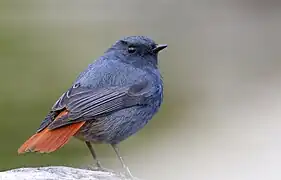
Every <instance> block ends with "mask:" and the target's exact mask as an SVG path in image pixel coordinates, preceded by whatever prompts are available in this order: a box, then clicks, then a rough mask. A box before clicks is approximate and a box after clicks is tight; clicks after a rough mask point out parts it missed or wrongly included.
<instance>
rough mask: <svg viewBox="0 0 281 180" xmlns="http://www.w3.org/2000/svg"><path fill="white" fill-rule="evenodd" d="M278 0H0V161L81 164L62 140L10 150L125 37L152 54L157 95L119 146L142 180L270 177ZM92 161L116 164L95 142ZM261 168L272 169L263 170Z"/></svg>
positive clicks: (280, 148)
mask: <svg viewBox="0 0 281 180" xmlns="http://www.w3.org/2000/svg"><path fill="white" fill-rule="evenodd" d="M280 12H281V11H280V4H279V3H276V2H275V1H262V0H261V1H251V0H246V1H241V0H226V1H219V0H215V1H207V0H200V1H195V0H194V1H192V0H187V1H180V0H176V1H147V0H144V1H139V2H138V1H127V0H125V1H90V0H86V1H85V0H84V1H74V0H70V1H54V0H50V1H35V0H34V1H30V0H28V1H13V0H12V1H8V0H6V1H5V0H1V1H0V80H1V83H2V86H1V88H0V112H1V118H0V122H1V126H0V142H1V143H0V147H1V148H0V170H7V169H11V168H16V167H23V166H46V165H65V166H75V167H83V166H87V165H90V164H91V163H92V162H93V161H92V159H91V156H90V154H89V152H88V150H87V148H86V146H85V145H84V144H83V143H82V142H80V141H78V140H76V139H73V140H71V142H70V143H68V144H67V145H66V146H64V147H63V148H62V149H60V150H59V151H56V152H54V153H51V154H44V155H41V154H26V155H21V156H18V155H17V148H18V147H19V146H20V145H21V144H22V143H23V142H24V141H25V140H26V139H27V138H28V137H29V136H30V135H32V133H34V132H35V130H36V129H37V128H38V126H39V124H40V122H41V120H42V119H43V118H44V117H45V115H46V113H47V112H48V111H49V109H50V107H51V106H52V105H53V103H54V102H55V101H56V100H57V98H58V97H59V96H60V95H61V94H62V93H63V92H64V91H65V90H66V89H68V87H69V86H70V85H71V83H72V81H73V80H74V79H75V78H76V76H77V75H78V73H79V72H81V71H82V70H83V69H84V68H85V67H86V66H87V65H88V64H89V63H91V62H92V61H93V60H94V59H95V58H97V57H98V56H100V55H101V54H102V53H103V52H104V51H105V50H106V49H107V48H108V47H109V46H110V45H111V44H112V43H113V42H115V41H116V40H117V39H119V38H121V37H123V36H127V35H148V36H150V37H152V38H153V39H155V41H157V42H159V43H167V44H168V45H169V47H168V49H167V50H165V51H163V52H162V53H161V54H160V69H161V72H162V75H163V78H164V83H165V95H164V104H163V106H162V108H161V111H160V112H159V113H158V114H157V116H156V117H155V118H154V119H153V120H152V121H151V122H150V123H149V124H148V125H147V126H146V127H145V128H144V129H143V130H142V131H140V132H139V133H138V134H136V135H135V136H133V137H130V138H129V139H128V140H127V141H124V142H123V143H121V144H120V148H121V153H122V154H123V155H124V158H125V160H126V162H127V164H128V165H129V167H130V168H131V170H132V171H133V174H135V175H136V176H139V177H142V178H146V179H160V178H162V179H174V177H175V176H176V177H177V179H196V180H198V179H208V180H210V179H226V178H227V179H228V180H230V179H256V180H257V179H265V178H266V179H275V178H276V179H278V177H280V173H279V167H280V165H281V153H280V152H281V141H280V135H281V131H280V129H281V123H280V117H281V112H280V108H281V104H280V102H281V95H280V92H281V60H280V57H281V54H280V42H281V37H280V30H281V24H280V17H281V13H280ZM97 151H98V152H97V153H98V156H99V157H100V160H101V161H102V163H103V164H104V165H105V166H106V167H108V168H112V169H119V170H120V167H121V166H120V165H119V162H118V160H117V158H116V157H115V155H114V153H113V151H112V149H111V148H110V147H109V146H107V145H98V146H97ZM269 177H271V178H269Z"/></svg>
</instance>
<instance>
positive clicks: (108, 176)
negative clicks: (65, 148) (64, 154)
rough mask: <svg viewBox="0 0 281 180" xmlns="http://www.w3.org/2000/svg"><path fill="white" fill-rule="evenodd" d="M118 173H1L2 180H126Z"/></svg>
mask: <svg viewBox="0 0 281 180" xmlns="http://www.w3.org/2000/svg"><path fill="white" fill-rule="evenodd" d="M125 179H126V178H125V177H122V176H121V175H119V174H117V173H112V172H102V171H93V170H87V169H78V168H71V167H64V166H50V167H38V168H19V169H12V170H8V171H4V172H0V180H125Z"/></svg>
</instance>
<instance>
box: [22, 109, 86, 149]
mask: <svg viewBox="0 0 281 180" xmlns="http://www.w3.org/2000/svg"><path fill="white" fill-rule="evenodd" d="M67 113H68V111H62V112H61V113H60V114H59V115H58V116H57V117H56V119H58V118H59V117H61V116H64V115H66V114H67ZM56 119H55V120H56ZM84 123H85V122H78V123H74V124H70V125H67V126H63V127H61V128H58V129H54V130H49V129H48V127H46V128H45V129H44V130H42V131H41V132H39V133H36V134H34V135H33V136H31V137H30V138H29V139H28V140H27V141H25V143H24V144H23V145H22V146H21V147H20V148H19V149H18V153H19V154H22V153H25V152H40V153H49V152H53V151H55V150H57V149H59V148H61V147H62V146H63V145H65V144H66V143H67V142H68V141H69V139H70V138H71V137H72V136H73V135H74V134H75V133H76V132H77V131H78V130H79V129H80V128H81V127H82V126H83V124H84Z"/></svg>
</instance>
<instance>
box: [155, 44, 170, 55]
mask: <svg viewBox="0 0 281 180" xmlns="http://www.w3.org/2000/svg"><path fill="white" fill-rule="evenodd" d="M166 47H168V45H167V44H157V45H156V47H155V48H154V49H153V52H154V53H158V52H160V51H161V50H163V49H165V48H166Z"/></svg>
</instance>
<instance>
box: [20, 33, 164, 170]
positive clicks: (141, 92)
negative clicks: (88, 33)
mask: <svg viewBox="0 0 281 180" xmlns="http://www.w3.org/2000/svg"><path fill="white" fill-rule="evenodd" d="M166 47H167V45H165V44H162V45H161V44H156V43H155V42H154V41H153V40H152V39H150V38H148V37H146V36H129V37H125V38H123V39H121V40H118V41H117V42H116V43H114V44H113V45H112V46H111V47H110V48H109V49H108V50H107V51H106V52H105V53H104V54H103V55H102V56H101V57H99V58H98V59H97V60H95V61H94V62H93V63H92V64H90V65H89V66H88V68H86V70H85V71H83V72H82V73H81V74H80V75H79V76H78V78H77V79H76V80H75V82H74V83H73V85H72V86H71V87H70V88H69V89H68V90H67V91H66V92H65V93H64V94H63V95H62V96H61V97H60V98H59V99H58V101H57V102H56V103H55V104H54V105H53V107H52V109H51V111H50V112H49V114H48V115H47V116H46V118H45V119H44V120H43V121H42V123H41V125H40V127H39V129H38V130H37V132H36V133H35V134H34V135H33V136H32V137H30V138H29V139H28V140H27V141H26V142H25V143H24V144H23V145H22V146H21V147H20V148H19V149H18V153H25V152H41V153H49V152H53V151H55V150H57V149H59V148H60V147H62V146H63V145H64V144H66V143H67V142H68V140H69V139H70V137H72V136H75V137H77V138H79V139H81V140H83V141H85V142H86V144H87V147H88V148H89V150H90V152H91V154H92V156H93V158H94V159H95V161H96V165H97V167H100V168H101V164H100V162H99V161H98V160H97V157H96V153H95V151H94V149H93V147H92V145H91V143H107V144H111V145H112V147H113V149H114V151H115V152H116V154H117V156H118V158H119V160H120V161H121V163H122V165H123V167H124V168H125V169H126V170H127V173H128V174H129V175H131V173H130V171H129V169H128V167H127V166H126V165H125V163H124V161H123V159H122V157H121V156H120V153H119V150H118V147H117V144H118V143H119V142H121V141H123V140H125V139H126V138H128V137H130V136H131V135H133V134H135V133H136V132H137V131H139V130H140V129H141V128H143V127H144V126H145V125H146V124H147V123H148V121H149V120H151V119H152V117H153V115H155V113H156V112H157V111H158V110H159V108H160V105H161V103H162V100H163V82H162V79H161V75H160V72H159V69H158V53H159V52H160V51H161V50H163V49H164V48H166Z"/></svg>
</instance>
